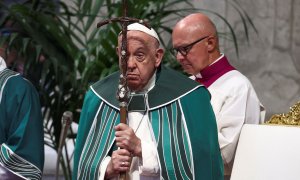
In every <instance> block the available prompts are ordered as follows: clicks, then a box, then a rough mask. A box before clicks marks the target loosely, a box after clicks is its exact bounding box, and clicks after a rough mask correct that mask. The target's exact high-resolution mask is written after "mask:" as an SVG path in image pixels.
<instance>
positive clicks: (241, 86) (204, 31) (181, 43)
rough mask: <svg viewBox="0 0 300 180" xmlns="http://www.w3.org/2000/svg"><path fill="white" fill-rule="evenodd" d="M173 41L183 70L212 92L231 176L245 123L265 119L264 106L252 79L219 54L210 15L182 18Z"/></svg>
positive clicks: (226, 162) (175, 29)
mask: <svg viewBox="0 0 300 180" xmlns="http://www.w3.org/2000/svg"><path fill="white" fill-rule="evenodd" d="M172 41H173V47H174V52H175V55H176V58H177V60H178V61H179V63H180V64H181V65H182V68H183V70H184V71H185V72H186V73H188V74H190V75H192V76H191V78H192V79H195V80H196V81H198V82H199V83H201V84H203V85H204V86H205V87H207V88H208V90H209V92H210V93H211V96H212V98H211V104H212V107H213V109H214V113H215V115H216V119H217V126H218V132H219V133H218V138H219V143H220V148H221V153H222V157H223V161H224V167H225V168H224V170H225V171H224V173H225V174H227V175H230V173H231V168H232V163H233V159H234V154H235V150H236V146H237V142H238V138H239V135H240V131H241V128H242V126H243V124H244V123H247V124H258V123H261V122H263V121H264V108H263V106H261V104H260V101H259V99H258V98H257V95H256V93H255V90H254V89H253V87H252V85H251V83H250V82H249V80H248V79H247V78H246V77H245V76H244V75H242V74H241V73H240V72H239V71H237V70H236V69H235V68H234V67H233V66H231V65H230V64H229V62H228V60H227V58H226V56H225V55H224V54H221V53H220V50H219V44H218V36H217V31H216V28H215V25H214V24H213V22H212V21H211V20H210V19H209V18H208V17H207V16H205V15H204V14H201V13H196V14H191V15H188V16H187V17H185V18H183V19H182V20H180V21H179V22H178V23H177V24H176V25H175V27H174V29H173V33H172Z"/></svg>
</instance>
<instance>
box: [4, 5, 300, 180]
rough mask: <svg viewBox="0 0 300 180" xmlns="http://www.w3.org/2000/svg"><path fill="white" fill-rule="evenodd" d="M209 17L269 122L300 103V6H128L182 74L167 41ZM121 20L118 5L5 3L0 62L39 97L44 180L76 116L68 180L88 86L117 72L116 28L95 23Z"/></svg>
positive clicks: (65, 169)
mask: <svg viewBox="0 0 300 180" xmlns="http://www.w3.org/2000/svg"><path fill="white" fill-rule="evenodd" d="M193 12H203V13H206V14H207V15H208V16H209V17H211V18H212V20H213V21H214V22H215V23H216V25H217V28H218V33H219V36H220V42H221V51H222V52H224V53H225V54H226V56H227V57H228V59H229V61H230V62H231V63H232V64H233V65H234V66H235V67H236V68H237V69H238V70H240V71H241V72H242V73H243V74H245V75H246V76H247V77H248V78H249V79H250V81H251V82H252V84H253V86H254V88H255V90H256V92H257V94H258V97H259V98H260V100H261V102H262V103H263V105H264V106H265V108H266V110H267V115H266V119H269V118H270V117H271V115H273V114H275V113H284V112H287V111H289V107H290V106H292V105H293V104H295V103H296V102H297V101H299V100H300V97H299V95H300V60H299V58H300V36H299V33H300V1H297V0H286V1H280V0H192V1H191V0H190V1H188V0H160V1H156V0H138V1H133V0H128V15H129V16H131V17H135V18H140V19H145V20H146V21H148V22H150V25H151V26H152V27H153V28H155V29H156V30H157V31H158V32H159V35H160V37H161V39H162V40H163V41H162V42H163V46H164V47H165V49H166V50H167V51H166V54H165V59H164V64H166V65H167V66H170V67H172V68H175V69H177V70H179V71H180V67H179V64H178V63H177V62H176V60H175V58H174V57H173V56H172V55H171V53H169V51H168V49H170V48H171V40H170V34H171V32H172V27H173V26H174V24H175V23H176V22H177V21H178V20H179V19H181V18H182V17H183V16H185V15H187V14H190V13H193ZM119 16H122V1H121V0H2V1H0V31H1V34H0V47H1V49H0V50H1V51H0V55H1V56H3V57H4V58H5V60H6V62H7V64H8V66H9V68H11V69H13V70H15V71H18V72H20V73H21V74H23V76H24V77H26V78H27V79H29V80H30V81H31V82H32V83H33V84H34V85H35V87H36V88H37V90H38V92H39V94H40V100H41V104H42V112H43V117H44V132H45V146H46V163H45V169H44V179H53V178H54V175H55V170H56V169H55V164H56V154H57V149H58V145H59V137H60V134H61V127H62V124H61V119H62V114H63V112H65V111H71V112H73V120H74V123H73V124H72V128H71V129H70V130H69V132H68V137H67V144H68V146H67V147H68V148H64V149H63V157H64V158H63V159H62V160H61V168H60V169H61V170H60V177H61V178H63V179H70V178H71V169H72V157H73V144H74V138H75V137H76V131H77V123H78V121H79V116H80V110H81V106H82V101H83V98H84V94H85V92H86V91H87V89H88V87H89V85H90V84H92V83H94V82H96V81H97V80H99V79H101V78H103V77H105V76H107V75H108V74H110V73H112V72H114V71H116V70H118V63H117V62H118V61H117V56H116V53H115V45H116V43H117V34H118V33H119V31H120V25H119V24H109V25H106V26H103V27H101V28H99V29H97V28H96V24H97V22H99V21H101V20H105V19H108V18H112V17H119Z"/></svg>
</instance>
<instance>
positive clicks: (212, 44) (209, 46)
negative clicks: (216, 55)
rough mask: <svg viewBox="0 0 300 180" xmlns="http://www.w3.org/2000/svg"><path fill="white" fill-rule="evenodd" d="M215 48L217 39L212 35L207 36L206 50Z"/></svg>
mask: <svg viewBox="0 0 300 180" xmlns="http://www.w3.org/2000/svg"><path fill="white" fill-rule="evenodd" d="M216 48H217V39H216V37H214V36H209V37H208V38H207V50H208V51H209V52H211V51H214V50H215V49H216Z"/></svg>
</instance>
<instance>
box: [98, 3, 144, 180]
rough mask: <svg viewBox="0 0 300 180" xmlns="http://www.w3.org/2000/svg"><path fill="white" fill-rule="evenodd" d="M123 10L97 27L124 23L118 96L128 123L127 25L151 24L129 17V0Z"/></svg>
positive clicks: (123, 178) (124, 4)
mask: <svg viewBox="0 0 300 180" xmlns="http://www.w3.org/2000/svg"><path fill="white" fill-rule="evenodd" d="M122 5H123V6H122V10H123V16H122V17H116V18H112V19H107V20H104V21H101V22H99V23H98V24H97V28H99V27H101V26H103V25H106V24H110V23H113V22H119V23H121V25H122V40H121V67H120V78H119V86H118V90H117V94H116V97H117V99H118V101H119V106H120V122H121V123H124V124H126V117H127V106H128V99H129V89H128V86H127V79H126V76H127V75H126V73H127V57H128V55H127V26H128V24H129V23H134V22H139V23H140V24H143V25H144V26H146V27H148V28H149V29H150V27H149V25H148V24H147V23H146V22H145V21H144V20H141V19H137V18H131V17H127V9H128V6H127V0H123V1H122ZM119 179H121V180H126V179H127V175H126V173H121V174H120V178H119Z"/></svg>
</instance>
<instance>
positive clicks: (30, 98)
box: [0, 69, 44, 179]
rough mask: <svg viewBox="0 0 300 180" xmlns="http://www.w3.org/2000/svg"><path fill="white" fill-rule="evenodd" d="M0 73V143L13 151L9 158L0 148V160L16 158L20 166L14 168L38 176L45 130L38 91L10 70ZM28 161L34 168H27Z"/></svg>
mask: <svg viewBox="0 0 300 180" xmlns="http://www.w3.org/2000/svg"><path fill="white" fill-rule="evenodd" d="M0 77H2V78H0V84H1V102H0V145H1V148H4V146H5V147H6V148H5V149H6V150H5V151H8V150H7V149H10V150H11V151H12V152H13V153H11V156H10V158H9V157H8V156H5V155H4V154H2V153H3V152H5V151H1V152H2V153H1V154H0V156H2V159H0V161H1V163H2V164H4V165H5V164H8V163H10V162H11V161H17V162H19V163H20V164H18V163H17V164H16V166H20V167H19V168H15V169H14V170H13V171H15V172H17V173H20V174H21V175H24V176H25V177H27V176H28V177H32V176H34V177H36V179H40V178H41V175H42V170H43V166H44V133H43V121H42V116H41V108H40V102H39V98H38V94H37V92H36V90H35V89H34V87H33V86H32V84H31V83H30V82H28V81H27V80H24V79H23V78H22V77H21V76H20V75H17V74H16V73H14V72H13V71H11V70H8V69H5V70H3V71H2V72H0ZM3 77H5V78H3ZM4 157H6V158H4ZM16 157H19V159H18V158H16ZM21 162H23V163H21ZM29 164H30V166H32V167H34V168H35V170H34V171H31V170H29V168H28V166H27V165H29ZM12 168H13V167H11V169H12Z"/></svg>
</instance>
